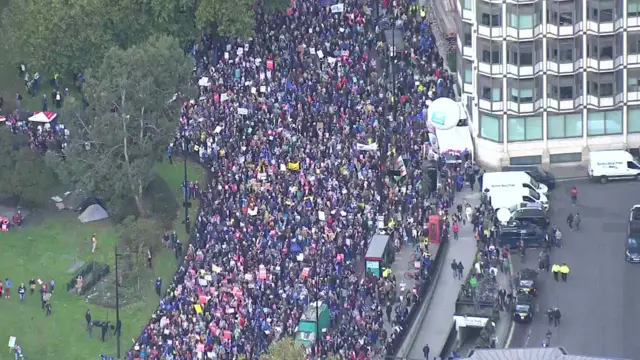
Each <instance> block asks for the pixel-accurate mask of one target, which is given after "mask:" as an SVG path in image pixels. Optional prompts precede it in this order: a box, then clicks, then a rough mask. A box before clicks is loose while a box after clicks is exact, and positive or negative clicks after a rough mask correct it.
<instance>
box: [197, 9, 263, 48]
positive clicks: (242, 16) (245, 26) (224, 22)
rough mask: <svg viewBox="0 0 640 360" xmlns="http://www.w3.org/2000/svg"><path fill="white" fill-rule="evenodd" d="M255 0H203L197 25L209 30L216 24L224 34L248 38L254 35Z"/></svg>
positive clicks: (218, 29) (217, 28) (216, 27)
mask: <svg viewBox="0 0 640 360" xmlns="http://www.w3.org/2000/svg"><path fill="white" fill-rule="evenodd" d="M254 6H255V0H236V1H225V0H201V1H200V4H199V6H198V10H197V11H196V26H197V27H198V29H201V30H207V29H209V28H211V27H212V26H214V25H215V29H216V30H217V31H218V34H220V35H222V36H237V37H240V38H242V39H245V40H246V39H248V38H250V37H251V36H253V35H254V33H255V32H254V29H255V15H254V12H253V9H254Z"/></svg>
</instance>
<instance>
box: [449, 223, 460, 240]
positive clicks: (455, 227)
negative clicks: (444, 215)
mask: <svg viewBox="0 0 640 360" xmlns="http://www.w3.org/2000/svg"><path fill="white" fill-rule="evenodd" d="M451 228H452V230H453V238H454V239H456V240H458V232H459V231H460V226H459V225H458V222H457V221H454V223H453V225H452V226H451Z"/></svg>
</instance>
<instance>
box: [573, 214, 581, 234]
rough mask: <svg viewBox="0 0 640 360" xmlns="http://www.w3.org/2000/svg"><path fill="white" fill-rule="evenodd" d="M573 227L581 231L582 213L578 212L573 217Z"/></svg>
mask: <svg viewBox="0 0 640 360" xmlns="http://www.w3.org/2000/svg"><path fill="white" fill-rule="evenodd" d="M573 228H574V229H575V230H576V231H580V213H576V216H574V217H573Z"/></svg>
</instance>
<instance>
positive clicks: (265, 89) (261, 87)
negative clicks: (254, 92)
mask: <svg viewBox="0 0 640 360" xmlns="http://www.w3.org/2000/svg"><path fill="white" fill-rule="evenodd" d="M260 92H261V93H263V92H267V87H266V86H264V85H263V86H260Z"/></svg>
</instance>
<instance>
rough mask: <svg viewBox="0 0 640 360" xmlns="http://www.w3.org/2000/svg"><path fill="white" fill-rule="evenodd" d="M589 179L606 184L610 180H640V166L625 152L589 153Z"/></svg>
mask: <svg viewBox="0 0 640 360" xmlns="http://www.w3.org/2000/svg"><path fill="white" fill-rule="evenodd" d="M588 173H589V178H591V179H593V180H598V181H600V182H601V183H602V184H606V183H607V182H608V181H609V179H637V180H640V165H639V164H638V162H637V161H636V160H635V159H634V158H633V156H632V155H631V154H630V153H629V152H628V151H624V150H609V151H592V152H591V153H589V167H588Z"/></svg>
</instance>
